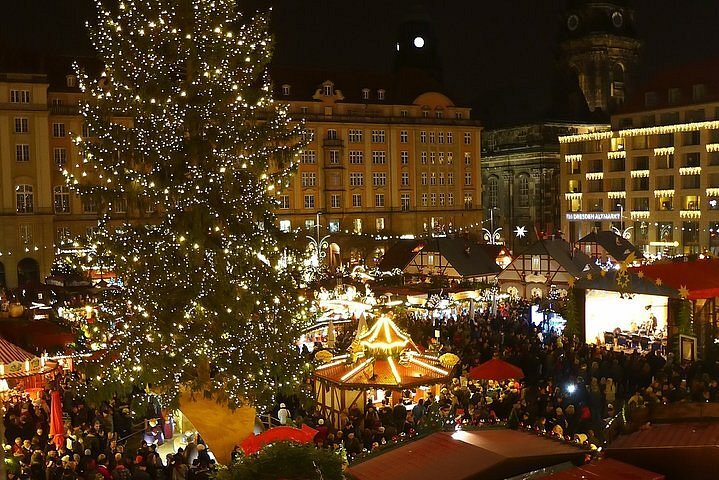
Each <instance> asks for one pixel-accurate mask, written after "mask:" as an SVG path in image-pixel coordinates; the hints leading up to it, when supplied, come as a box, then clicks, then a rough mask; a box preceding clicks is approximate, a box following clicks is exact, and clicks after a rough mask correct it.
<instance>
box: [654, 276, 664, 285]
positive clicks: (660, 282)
mask: <svg viewBox="0 0 719 480" xmlns="http://www.w3.org/2000/svg"><path fill="white" fill-rule="evenodd" d="M654 283H655V284H656V285H657V287H661V286H662V283H664V282H662V279H661V278H657V279H656V280H655V281H654Z"/></svg>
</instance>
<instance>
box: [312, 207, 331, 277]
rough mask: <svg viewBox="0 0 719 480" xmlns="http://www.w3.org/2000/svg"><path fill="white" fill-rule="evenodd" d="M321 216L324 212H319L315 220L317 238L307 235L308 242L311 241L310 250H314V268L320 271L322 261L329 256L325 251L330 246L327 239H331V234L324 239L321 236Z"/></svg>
mask: <svg viewBox="0 0 719 480" xmlns="http://www.w3.org/2000/svg"><path fill="white" fill-rule="evenodd" d="M320 215H322V212H317V216H316V220H315V229H316V232H315V236H314V237H313V236H311V235H307V240H309V241H310V248H311V249H312V250H313V253H312V257H313V258H312V264H313V267H315V268H317V269H319V267H320V265H321V264H322V259H323V258H325V257H326V256H327V252H326V251H325V250H326V249H327V247H328V246H329V243H327V239H328V238H330V236H329V234H328V235H325V236H324V237H321V236H320V227H321V225H320Z"/></svg>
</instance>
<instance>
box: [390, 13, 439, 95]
mask: <svg viewBox="0 0 719 480" xmlns="http://www.w3.org/2000/svg"><path fill="white" fill-rule="evenodd" d="M396 49H397V52H396V54H395V60H394V67H395V71H397V70H404V69H419V70H424V71H425V72H427V73H429V74H430V76H432V77H433V78H434V79H435V80H437V81H439V82H441V81H442V61H441V57H440V55H439V42H438V40H437V36H436V35H435V33H434V30H433V28H432V20H431V18H430V16H429V15H428V14H427V13H426V12H425V11H424V10H423V9H421V8H420V7H415V8H414V9H413V10H411V11H410V12H409V13H408V14H407V15H406V16H405V18H404V19H403V21H402V23H401V24H400V26H399V35H398V38H397V44H396Z"/></svg>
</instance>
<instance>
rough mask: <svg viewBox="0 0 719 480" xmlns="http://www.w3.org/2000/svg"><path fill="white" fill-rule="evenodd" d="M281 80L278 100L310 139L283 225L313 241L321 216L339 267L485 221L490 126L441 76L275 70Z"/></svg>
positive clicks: (285, 198)
mask: <svg viewBox="0 0 719 480" xmlns="http://www.w3.org/2000/svg"><path fill="white" fill-rule="evenodd" d="M273 79H274V82H275V98H276V99H277V100H278V101H281V102H282V101H284V102H287V103H288V104H289V105H290V114H291V116H292V118H293V119H295V120H300V119H304V120H305V122H306V123H305V125H306V129H307V134H308V135H309V138H308V141H309V143H308V145H307V146H306V148H305V149H304V151H303V152H302V153H301V158H300V165H299V171H298V172H297V174H296V175H295V178H294V180H293V181H292V184H291V185H290V187H289V188H288V189H286V190H284V191H281V192H278V194H279V195H280V209H279V211H278V212H277V213H278V217H279V221H280V225H281V227H282V228H283V229H284V230H287V231H289V230H297V229H305V230H307V232H308V234H310V233H313V232H314V231H315V230H314V226H315V222H316V221H317V218H318V216H317V213H318V212H321V216H320V217H319V218H320V224H321V226H322V232H323V234H324V233H329V234H330V235H331V239H330V242H331V246H330V259H329V260H330V263H336V262H337V261H338V260H340V259H348V258H351V259H353V260H360V259H362V258H364V259H366V258H367V255H368V254H369V255H374V257H375V258H378V257H379V256H381V254H382V253H383V248H384V247H383V246H382V245H381V244H378V245H376V242H375V241H374V240H375V239H376V238H378V237H387V236H402V235H415V236H420V235H432V234H442V233H447V232H449V231H454V230H458V229H462V228H464V227H467V226H470V225H475V226H476V224H477V223H478V222H479V221H480V220H481V218H482V212H481V193H482V185H481V174H480V146H481V141H480V133H481V127H480V125H479V123H478V122H477V121H474V120H470V109H469V108H465V107H458V106H456V105H454V103H453V102H452V100H451V99H449V98H448V97H447V96H446V95H444V94H443V93H440V90H439V88H440V87H439V85H438V84H437V82H436V81H434V80H433V79H431V77H429V76H426V75H425V76H424V77H422V75H420V72H413V76H412V77H402V76H398V75H396V74H393V75H387V76H375V75H368V74H362V73H358V72H353V73H349V72H332V71H329V72H323V71H310V70H293V69H280V68H275V69H274V70H273ZM385 243H386V242H385ZM346 248H350V250H351V251H350V252H347V251H345V250H346ZM372 248H379V251H378V252H374V254H373V252H371V251H368V249H372Z"/></svg>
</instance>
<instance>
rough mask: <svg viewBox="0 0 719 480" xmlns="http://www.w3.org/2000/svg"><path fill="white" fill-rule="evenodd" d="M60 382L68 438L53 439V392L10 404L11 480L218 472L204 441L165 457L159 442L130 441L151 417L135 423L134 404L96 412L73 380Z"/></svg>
mask: <svg viewBox="0 0 719 480" xmlns="http://www.w3.org/2000/svg"><path fill="white" fill-rule="evenodd" d="M57 383H58V384H59V385H58V386H57V387H56V388H59V391H60V392H61V399H62V404H63V408H62V410H63V424H64V426H65V428H66V430H65V432H64V434H62V435H59V436H51V435H50V408H51V398H50V392H49V390H45V391H42V392H40V393H39V394H38V395H37V397H36V398H33V399H30V397H29V396H28V395H23V394H18V395H13V396H12V397H10V398H9V399H8V400H7V401H6V402H5V404H4V406H5V415H4V418H3V424H4V428H5V439H4V440H5V442H4V443H5V458H6V459H7V461H6V467H7V469H8V479H10V480H13V479H20V480H157V479H164V480H203V479H207V478H210V476H211V474H212V473H213V472H214V470H215V462H214V460H213V459H212V458H211V456H210V454H209V452H208V450H207V448H206V446H205V445H204V444H203V443H201V439H198V440H197V443H195V442H194V441H190V442H189V443H188V444H187V445H186V446H185V447H183V448H180V449H179V450H178V451H177V452H176V453H169V454H167V455H166V456H165V458H164V459H163V458H162V456H161V455H160V453H159V451H158V446H157V445H156V444H153V443H150V444H148V442H147V441H145V440H141V441H139V442H137V441H134V442H133V441H129V440H128V439H130V438H132V437H137V433H138V432H140V433H142V431H143V427H142V424H143V423H144V422H143V421H142V418H141V417H142V416H147V415H140V420H141V421H140V423H139V424H135V425H134V424H133V423H134V417H133V415H132V412H131V410H130V405H129V403H128V402H126V401H123V400H121V399H118V398H114V399H113V400H111V401H109V402H103V403H102V404H100V405H99V406H97V407H94V408H92V407H90V406H89V405H88V404H87V403H86V402H85V401H84V400H83V399H82V398H81V397H80V396H79V395H77V394H76V392H75V390H74V389H73V388H72V386H71V381H70V379H69V378H64V379H62V380H59V381H58V382H57ZM150 416H152V415H150ZM138 444H139V446H138ZM130 445H135V447H132V448H131V447H130Z"/></svg>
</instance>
